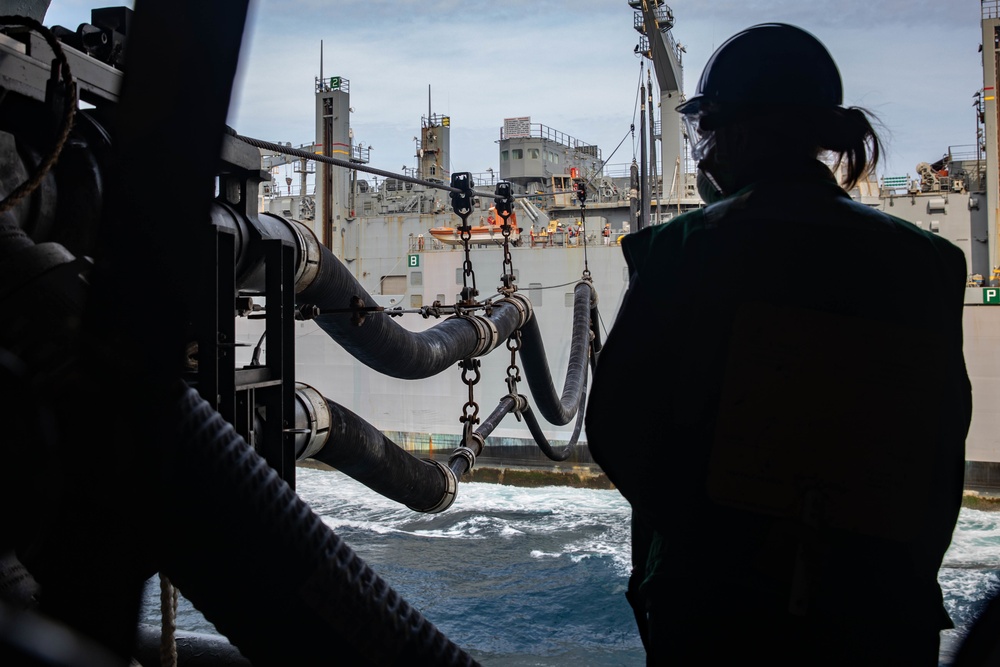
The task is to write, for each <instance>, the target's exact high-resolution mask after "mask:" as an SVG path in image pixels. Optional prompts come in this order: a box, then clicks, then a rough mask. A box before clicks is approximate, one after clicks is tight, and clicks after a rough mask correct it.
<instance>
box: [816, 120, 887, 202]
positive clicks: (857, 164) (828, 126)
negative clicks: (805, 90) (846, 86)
mask: <svg viewBox="0 0 1000 667" xmlns="http://www.w3.org/2000/svg"><path fill="white" fill-rule="evenodd" d="M822 115H823V116H824V117H823V118H818V119H817V121H819V122H817V124H816V129H817V133H818V137H817V144H818V145H819V147H820V148H821V149H823V150H826V151H830V152H831V153H834V154H836V155H837V163H836V164H837V166H840V165H841V164H844V165H845V166H846V168H847V169H846V173H845V174H844V180H843V183H842V184H841V185H843V187H844V188H845V189H847V190H850V189H851V188H853V187H854V186H855V185H857V184H858V181H860V180H861V179H862V178H863V177H864V176H866V175H869V174H873V173H875V167H876V165H877V164H878V161H879V158H880V157H881V155H882V140H881V139H880V138H879V136H878V133H877V132H876V131H875V128H874V126H873V123H872V121H873V120H875V121H876V122H877V121H878V119H877V118H876V116H875V115H874V114H873V113H871V112H870V111H868V110H867V109H862V108H861V107H847V108H842V107H837V108H835V109H830V110H828V111H825V112H823V113H822Z"/></svg>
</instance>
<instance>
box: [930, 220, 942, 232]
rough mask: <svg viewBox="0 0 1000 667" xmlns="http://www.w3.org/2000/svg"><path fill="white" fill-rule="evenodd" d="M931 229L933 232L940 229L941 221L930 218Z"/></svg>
mask: <svg viewBox="0 0 1000 667" xmlns="http://www.w3.org/2000/svg"><path fill="white" fill-rule="evenodd" d="M931 231H932V232H934V233H935V234H937V233H938V232H940V231H941V223H940V222H939V221H938V220H931Z"/></svg>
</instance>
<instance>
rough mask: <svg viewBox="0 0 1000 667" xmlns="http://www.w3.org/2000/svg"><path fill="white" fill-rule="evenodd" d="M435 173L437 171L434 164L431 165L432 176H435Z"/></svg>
mask: <svg viewBox="0 0 1000 667" xmlns="http://www.w3.org/2000/svg"><path fill="white" fill-rule="evenodd" d="M435 173H437V172H435V171H434V165H431V176H433V175H434V174H435Z"/></svg>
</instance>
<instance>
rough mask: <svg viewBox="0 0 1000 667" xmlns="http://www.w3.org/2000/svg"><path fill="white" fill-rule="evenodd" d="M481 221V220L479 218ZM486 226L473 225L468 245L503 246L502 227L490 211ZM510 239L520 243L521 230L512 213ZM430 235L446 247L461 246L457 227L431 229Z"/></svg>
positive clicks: (460, 235) (460, 236) (460, 237)
mask: <svg viewBox="0 0 1000 667" xmlns="http://www.w3.org/2000/svg"><path fill="white" fill-rule="evenodd" d="M480 220H482V218H480ZM487 223H488V224H485V225H474V226H473V227H472V229H471V236H470V237H469V243H474V244H483V243H495V244H497V245H503V227H502V226H501V225H500V224H499V222H498V221H496V218H495V217H494V215H493V213H492V209H491V214H490V217H489V218H488V220H487ZM510 224H511V230H510V238H511V242H512V243H520V235H521V230H520V229H519V228H518V226H517V217H516V216H515V215H514V214H513V213H512V214H511V216H510ZM430 235H431V236H433V237H434V238H436V239H437V240H438V241H440V242H441V243H445V244H447V245H462V234H461V232H460V231H459V228H458V227H432V228H431V230H430Z"/></svg>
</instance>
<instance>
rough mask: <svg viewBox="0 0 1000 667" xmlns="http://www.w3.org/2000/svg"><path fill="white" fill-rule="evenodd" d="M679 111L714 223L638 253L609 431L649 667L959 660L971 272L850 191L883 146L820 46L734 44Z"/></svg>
mask: <svg viewBox="0 0 1000 667" xmlns="http://www.w3.org/2000/svg"><path fill="white" fill-rule="evenodd" d="M677 110H678V111H679V112H680V113H681V114H683V115H684V118H685V121H686V123H687V124H688V137H689V139H690V141H691V147H692V155H693V156H694V157H695V159H696V160H698V189H699V192H700V193H701V195H702V197H703V198H704V199H705V201H706V203H707V204H708V206H707V207H706V208H703V209H699V210H696V211H693V212H690V213H686V214H684V215H681V216H679V217H677V218H675V219H674V220H672V221H670V222H668V223H667V224H664V225H658V226H654V227H647V228H645V229H643V230H641V231H639V232H636V233H634V234H631V235H628V236H626V237H624V240H623V241H622V250H623V252H624V254H625V257H626V259H627V262H628V266H629V272H630V278H629V287H628V292H627V294H626V296H625V299H624V301H623V304H622V307H621V310H620V311H619V314H618V317H617V320H616V321H615V323H614V326H613V328H612V330H611V332H610V335H609V336H608V339H607V342H606V345H605V346H604V348H603V350H602V352H601V353H600V357H599V359H598V364H597V370H596V373H595V377H594V382H593V389H592V392H591V395H590V399H589V400H588V404H587V418H586V430H587V438H588V443H589V446H590V450H591V453H592V455H593V457H594V460H595V461H596V462H597V463H598V464H599V465H600V466H601V468H602V469H603V470H604V472H606V473H607V475H608V477H609V478H610V480H611V481H612V482H613V483H614V484H615V486H616V487H617V488H618V489H619V490H620V492H621V493H622V495H624V496H625V498H627V499H628V501H629V502H630V504H631V505H632V510H633V521H632V558H633V566H634V570H633V575H632V578H631V580H630V584H629V590H628V593H627V594H626V595H627V597H628V599H629V602H630V603H631V604H632V606H633V608H634V610H635V613H636V620H637V622H638V625H639V631H640V635H641V636H642V638H643V643H644V645H645V646H646V652H647V658H648V664H649V665H665V664H670V665H729V664H733V665H735V664H755V663H761V664H767V665H770V666H774V665H780V666H783V667H790V666H791V665H796V666H798V665H810V666H814V665H823V666H827V665H829V666H831V667H832V666H834V665H836V666H837V667H841V666H843V665H852V666H857V665H893V666H899V665H906V666H911V665H912V666H926V667H936V665H937V664H938V651H939V633H940V631H941V630H942V629H944V628H949V627H951V622H950V619H949V618H948V614H947V613H946V611H945V609H944V606H943V604H942V594H941V590H940V587H939V585H938V582H937V573H938V569H939V567H940V565H941V560H942V557H943V556H944V553H945V551H946V550H947V549H948V546H949V544H950V540H951V534H952V530H953V529H954V526H955V523H956V521H957V517H958V513H959V509H960V505H961V500H962V485H963V472H964V464H965V438H966V434H967V431H968V427H969V421H970V415H971V389H970V384H969V378H968V375H967V372H966V369H965V361H964V357H963V352H962V343H963V334H962V309H963V301H964V291H965V282H966V273H967V271H966V261H965V257H964V255H963V253H962V251H961V250H960V249H959V248H958V247H956V246H954V245H952V244H951V243H949V242H948V241H946V240H944V239H942V238H941V237H940V236H938V235H936V234H933V233H930V232H927V231H924V230H921V229H919V228H918V227H916V226H914V225H912V224H910V223H908V222H905V221H903V220H901V219H899V218H896V217H893V216H890V215H887V214H885V213H883V212H881V211H878V210H875V209H872V208H869V207H867V206H864V205H862V204H860V203H857V202H855V201H853V200H852V199H851V197H850V196H849V195H848V193H847V191H846V190H850V189H851V188H853V187H854V186H855V185H856V184H857V183H858V182H859V181H860V180H862V179H865V178H867V177H868V176H869V175H871V174H874V168H875V165H876V164H877V163H878V158H879V152H880V141H879V138H878V136H877V134H876V132H875V130H874V129H873V127H872V124H871V121H870V115H869V114H868V113H867V112H866V111H864V110H862V109H859V108H856V107H846V108H845V107H844V106H843V90H842V84H841V79H840V73H839V71H838V69H837V66H836V64H835V63H834V61H833V59H832V58H831V57H830V54H829V53H828V52H827V50H826V48H825V47H824V46H823V45H822V44H821V43H820V42H819V41H818V40H817V39H816V38H815V37H814V36H813V35H811V34H809V33H807V32H805V31H803V30H801V29H799V28H796V27H794V26H790V25H785V24H776V23H772V24H762V25H757V26H753V27H751V28H749V29H747V30H744V31H743V32H740V33H738V34H736V35H735V36H733V37H732V38H730V39H729V40H727V41H726V42H725V43H724V44H722V45H721V46H720V47H719V48H718V50H717V51H716V52H715V54H714V55H713V56H712V57H711V59H710V60H709V62H708V65H707V66H706V68H705V70H704V72H703V73H702V75H701V79H700V81H699V82H698V88H697V94H696V95H695V96H694V97H692V98H691V99H689V100H687V101H686V102H684V103H683V104H681V105H680V106H679V107H678V108H677ZM827 158H831V159H832V160H831V161H835V162H836V164H837V165H838V166H841V165H842V166H843V170H842V171H841V172H840V173H841V174H842V178H841V184H842V185H841V184H838V182H837V179H836V178H835V176H834V173H835V172H834V171H833V170H831V168H830V167H829V166H828V163H827V162H824V161H822V160H824V159H827ZM772 165H782V167H783V171H782V173H783V174H787V176H783V177H782V178H781V179H777V178H775V177H774V172H773V170H771V169H769V167H770V166H772ZM607 239H608V227H605V243H607ZM810 266H812V267H815V266H822V267H828V268H829V267H836V270H827V271H820V272H812V274H811V275H812V279H811V280H809V281H800V280H795V279H794V276H797V275H800V274H801V273H802V272H803V271H805V270H808V267H810ZM886 275H895V276H907V277H908V281H907V283H906V285H905V288H900V286H899V285H898V284H892V283H891V281H890V282H887V281H885V279H884V276H886ZM734 276H736V277H738V282H734ZM623 397H625V398H623Z"/></svg>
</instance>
